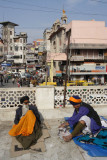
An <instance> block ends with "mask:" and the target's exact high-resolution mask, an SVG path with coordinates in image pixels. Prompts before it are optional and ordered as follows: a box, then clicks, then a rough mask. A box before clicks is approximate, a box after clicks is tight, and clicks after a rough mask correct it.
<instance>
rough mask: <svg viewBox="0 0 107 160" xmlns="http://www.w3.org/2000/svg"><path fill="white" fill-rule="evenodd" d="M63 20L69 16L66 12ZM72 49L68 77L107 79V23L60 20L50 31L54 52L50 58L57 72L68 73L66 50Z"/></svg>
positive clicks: (102, 81) (69, 53) (48, 56)
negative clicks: (66, 71)
mask: <svg viewBox="0 0 107 160" xmlns="http://www.w3.org/2000/svg"><path fill="white" fill-rule="evenodd" d="M61 19H62V22H64V20H65V22H66V20H67V17H66V16H65V14H64V12H63V16H62V18H61ZM68 32H70V43H69V52H68V60H69V66H68V79H70V80H76V79H85V80H87V81H88V80H94V81H96V83H97V82H98V83H99V82H100V83H102V84H104V82H107V27H105V22H104V21H95V20H91V21H78V20H77V21H75V20H73V21H71V22H70V23H69V24H66V23H65V24H63V23H61V24H60V22H59V20H57V21H56V22H55V23H54V24H53V26H52V29H51V33H50V37H49V40H50V53H49V54H48V55H47V61H48V62H49V61H51V62H52V63H53V68H54V69H53V73H54V74H53V76H55V75H57V73H62V75H64V74H65V70H66V60H67V57H66V54H65V53H66V52H67V50H66V49H67V47H68Z"/></svg>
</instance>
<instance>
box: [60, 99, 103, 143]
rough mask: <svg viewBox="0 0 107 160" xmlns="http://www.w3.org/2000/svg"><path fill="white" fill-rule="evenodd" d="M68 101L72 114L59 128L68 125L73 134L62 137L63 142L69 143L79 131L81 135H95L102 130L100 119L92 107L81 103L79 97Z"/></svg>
mask: <svg viewBox="0 0 107 160" xmlns="http://www.w3.org/2000/svg"><path fill="white" fill-rule="evenodd" d="M69 101H70V103H71V104H72V105H73V107H74V109H75V110H74V113H73V115H72V117H70V118H68V119H67V122H65V123H63V124H62V125H61V126H60V127H65V126H68V125H69V126H70V127H73V132H72V133H71V134H70V135H68V136H64V137H63V139H64V141H66V142H68V141H70V140H71V139H72V138H73V137H75V136H77V135H78V134H79V133H81V131H82V132H83V133H89V134H95V133H97V132H98V131H99V130H100V129H101V128H102V126H101V121H100V117H99V116H98V114H97V112H96V111H95V110H94V109H93V107H92V106H90V105H89V104H86V103H84V102H82V100H81V98H80V97H79V96H72V97H70V99H69Z"/></svg>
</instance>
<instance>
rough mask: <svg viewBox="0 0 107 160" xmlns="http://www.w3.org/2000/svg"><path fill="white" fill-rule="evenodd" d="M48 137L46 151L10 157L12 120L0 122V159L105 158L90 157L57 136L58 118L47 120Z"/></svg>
mask: <svg viewBox="0 0 107 160" xmlns="http://www.w3.org/2000/svg"><path fill="white" fill-rule="evenodd" d="M48 123H49V125H50V126H51V128H50V129H49V133H50V135H51V137H50V138H48V139H46V140H45V145H46V150H47V151H46V152H44V153H27V154H25V155H23V156H19V157H15V158H11V157H10V152H9V150H10V146H11V137H10V136H9V135H8V131H9V130H10V129H11V126H12V124H13V123H12V122H0V160H106V159H107V157H90V156H88V155H87V153H86V152H85V151H84V150H82V149H81V148H80V147H78V146H77V145H76V144H75V143H74V142H73V141H71V142H64V141H62V140H60V139H59V137H58V136H57V133H58V126H59V124H60V120H49V122H48Z"/></svg>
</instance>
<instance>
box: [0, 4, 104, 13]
mask: <svg viewBox="0 0 107 160" xmlns="http://www.w3.org/2000/svg"><path fill="white" fill-rule="evenodd" d="M0 7H1V8H9V9H17V10H22V11H33V12H37V11H40V12H47V13H48V12H50V13H51V12H54V13H58V12H59V13H61V12H62V11H57V12H55V11H49V10H38V9H28V8H26V9H25V8H16V7H11V6H2V5H0ZM69 12H70V14H79V15H84V16H87V15H90V16H92V15H93V16H107V15H106V14H100V13H85V12H73V11H69Z"/></svg>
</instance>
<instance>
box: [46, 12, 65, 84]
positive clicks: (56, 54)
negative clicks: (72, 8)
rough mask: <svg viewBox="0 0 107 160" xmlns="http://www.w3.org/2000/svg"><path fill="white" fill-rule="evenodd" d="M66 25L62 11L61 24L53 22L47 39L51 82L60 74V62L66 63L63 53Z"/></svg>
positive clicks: (57, 21)
mask: <svg viewBox="0 0 107 160" xmlns="http://www.w3.org/2000/svg"><path fill="white" fill-rule="evenodd" d="M66 25H67V17H66V15H65V11H64V10H63V15H62V17H61V22H60V20H56V21H55V23H54V24H53V25H52V28H51V30H50V33H49V38H48V41H49V40H50V52H49V51H48V53H47V63H48V66H49V68H50V79H51V81H53V76H57V75H61V74H62V72H61V71H60V65H61V62H62V61H66V54H65V53H64V47H65V35H66ZM52 68H53V69H52ZM51 75H52V76H51Z"/></svg>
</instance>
